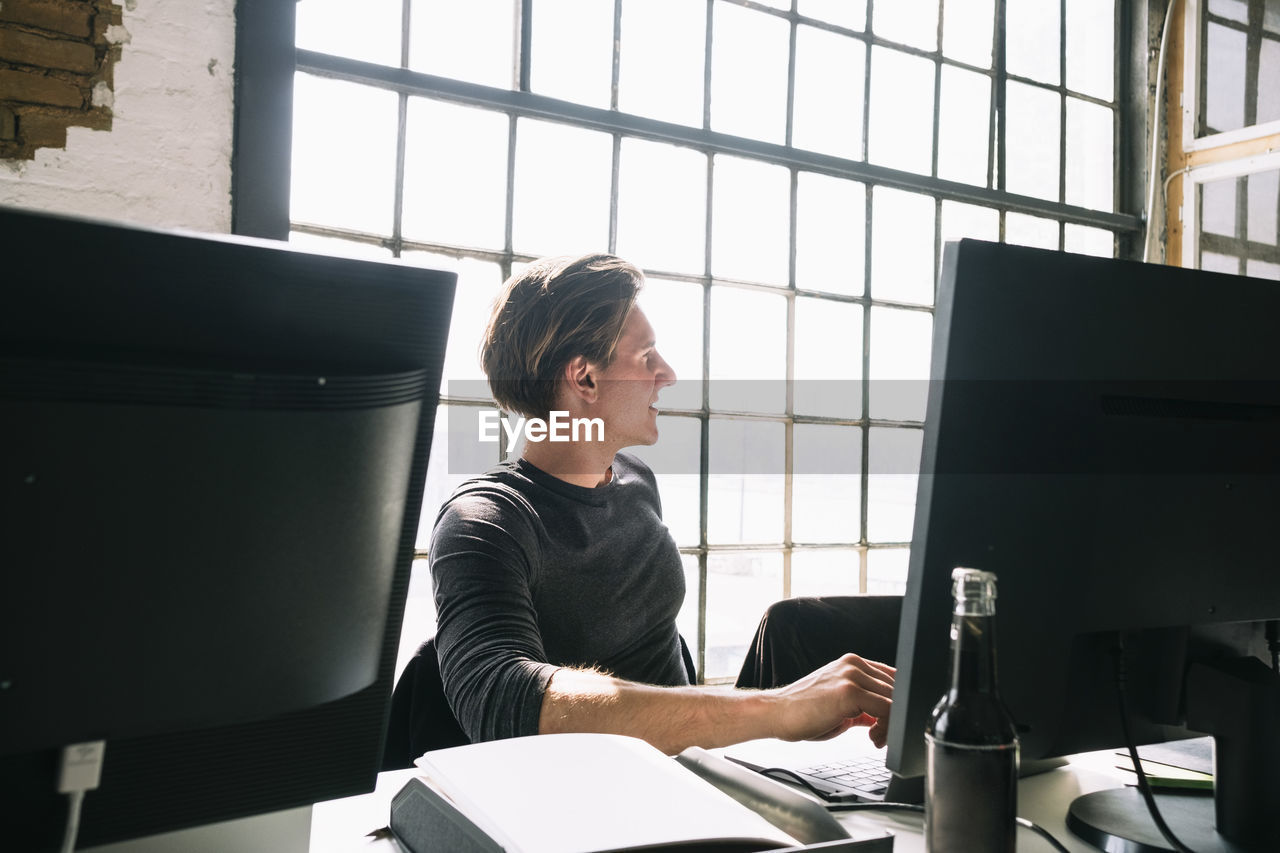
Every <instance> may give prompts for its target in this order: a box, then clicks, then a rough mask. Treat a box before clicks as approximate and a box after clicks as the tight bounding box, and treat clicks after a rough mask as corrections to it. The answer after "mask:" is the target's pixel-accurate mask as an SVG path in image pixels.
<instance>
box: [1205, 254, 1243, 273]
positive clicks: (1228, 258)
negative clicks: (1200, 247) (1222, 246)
mask: <svg viewBox="0 0 1280 853" xmlns="http://www.w3.org/2000/svg"><path fill="white" fill-rule="evenodd" d="M1200 269H1202V270H1206V271H1208V272H1225V273H1227V274H1228V275H1240V259H1239V258H1237V257H1236V256H1235V255H1222V254H1219V253H1217V252H1201V253H1200Z"/></svg>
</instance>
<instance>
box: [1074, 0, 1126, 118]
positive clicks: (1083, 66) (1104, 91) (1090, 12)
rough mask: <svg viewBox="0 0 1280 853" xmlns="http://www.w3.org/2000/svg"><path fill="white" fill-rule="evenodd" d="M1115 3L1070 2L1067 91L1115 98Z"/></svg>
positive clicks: (1099, 0) (1105, 0)
mask: <svg viewBox="0 0 1280 853" xmlns="http://www.w3.org/2000/svg"><path fill="white" fill-rule="evenodd" d="M1115 31H1116V23H1115V0H1067V45H1066V53H1067V88H1068V89H1071V90H1073V91H1076V92H1080V93H1082V94H1085V95H1092V96H1094V97H1095V98H1102V99H1103V100H1105V101H1110V100H1112V99H1114V98H1115Z"/></svg>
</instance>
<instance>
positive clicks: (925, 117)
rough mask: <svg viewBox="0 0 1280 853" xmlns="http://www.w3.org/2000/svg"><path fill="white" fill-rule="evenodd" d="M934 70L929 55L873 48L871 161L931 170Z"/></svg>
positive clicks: (896, 166) (905, 167) (869, 149)
mask: <svg viewBox="0 0 1280 853" xmlns="http://www.w3.org/2000/svg"><path fill="white" fill-rule="evenodd" d="M877 8H878V7H877ZM933 71H934V64H933V62H932V61H931V60H928V59H922V58H920V57H918V56H911V55H909V54H905V53H901V52H899V51H896V50H889V49H887V48H883V47H873V48H872V49H871V111H870V116H869V117H868V119H867V121H868V122H870V125H871V126H870V138H869V141H868V157H869V159H870V160H871V162H873V163H879V164H880V165H882V166H888V167H890V168H893V169H902V170H904V171H908V172H916V173H918V174H922V175H927V174H929V173H930V172H931V171H932V159H933Z"/></svg>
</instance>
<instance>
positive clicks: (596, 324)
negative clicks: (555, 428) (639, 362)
mask: <svg viewBox="0 0 1280 853" xmlns="http://www.w3.org/2000/svg"><path fill="white" fill-rule="evenodd" d="M643 283H644V275H643V274H642V273H641V272H640V270H639V269H637V268H636V267H635V266H633V265H632V264H629V263H627V262H626V261H624V260H622V259H621V258H617V257H614V256H613V255H604V254H591V255H582V256H581V257H577V258H570V257H558V258H543V259H542V260H540V261H535V262H534V263H533V264H531V265H530V266H529V267H528V268H526V269H525V270H524V271H523V272H521V273H518V274H516V275H513V276H511V278H509V279H507V281H506V284H504V285H503V288H502V293H501V294H499V295H498V298H497V299H496V300H495V301H494V304H493V311H492V313H491V314H490V315H489V325H488V327H487V328H486V329H485V333H484V341H483V342H482V343H481V345H480V363H481V365H482V366H483V367H484V372H485V375H486V376H488V377H489V388H490V389H492V391H493V398H494V399H495V400H496V401H497V402H498V405H499V406H501V407H502V408H504V409H507V410H508V411H513V412H516V413H518V414H521V415H524V416H526V417H546V416H547V414H548V413H549V412H550V411H551V410H552V409H553V408H555V391H556V381H557V379H558V378H559V376H560V372H561V371H562V370H563V369H564V366H565V365H566V364H568V363H569V362H570V361H572V360H573V359H574V358H576V357H577V356H580V355H581V356H585V357H586V359H587V361H590V362H594V363H596V364H599V365H602V366H605V367H607V366H608V365H609V363H610V362H611V361H612V360H613V357H614V351H615V349H616V348H617V345H618V339H619V338H620V337H621V336H622V327H623V325H624V324H625V323H626V321H627V316H628V315H629V314H630V313H631V307H632V306H633V305H634V304H635V300H636V294H637V293H638V292H639V290H640V287H641V285H642V284H643Z"/></svg>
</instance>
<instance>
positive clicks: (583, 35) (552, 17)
mask: <svg viewBox="0 0 1280 853" xmlns="http://www.w3.org/2000/svg"><path fill="white" fill-rule="evenodd" d="M495 37H496V33H495ZM531 52H532V56H531V60H530V64H529V88H530V89H532V90H533V91H534V92H537V93H538V94H540V95H550V96H551V97H553V98H561V99H562V100H566V101H573V102H574V103H577V104H586V105H587V106H592V107H601V108H606V109H607V108H608V107H609V102H610V89H611V88H612V86H613V4H612V3H601V2H599V0H533V45H532V47H531Z"/></svg>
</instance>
